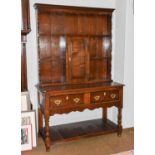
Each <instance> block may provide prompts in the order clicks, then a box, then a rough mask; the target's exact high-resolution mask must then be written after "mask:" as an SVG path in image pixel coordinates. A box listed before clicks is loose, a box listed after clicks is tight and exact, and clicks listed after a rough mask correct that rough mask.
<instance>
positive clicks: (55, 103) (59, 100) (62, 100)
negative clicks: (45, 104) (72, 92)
mask: <svg viewBox="0 0 155 155" xmlns="http://www.w3.org/2000/svg"><path fill="white" fill-rule="evenodd" d="M49 101H50V107H55V108H58V107H64V106H67V105H68V104H69V100H68V95H59V96H51V97H50V98H49Z"/></svg>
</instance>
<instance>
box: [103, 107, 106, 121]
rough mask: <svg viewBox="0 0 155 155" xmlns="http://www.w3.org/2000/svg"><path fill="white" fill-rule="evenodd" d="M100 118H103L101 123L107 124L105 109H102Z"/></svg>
mask: <svg viewBox="0 0 155 155" xmlns="http://www.w3.org/2000/svg"><path fill="white" fill-rule="evenodd" d="M102 118H103V121H104V122H105V123H106V122H107V108H102Z"/></svg>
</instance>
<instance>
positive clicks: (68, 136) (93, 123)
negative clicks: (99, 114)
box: [40, 119, 118, 144]
mask: <svg viewBox="0 0 155 155" xmlns="http://www.w3.org/2000/svg"><path fill="white" fill-rule="evenodd" d="M117 130H118V129H117V125H116V124H115V123H113V122H112V121H110V120H108V119H107V121H106V123H104V122H103V120H102V119H95V120H88V121H82V122H76V123H70V124H63V125H56V126H52V127H50V139H51V142H52V144H53V143H61V142H65V141H71V140H75V139H80V138H85V137H91V136H95V135H102V134H107V133H112V132H116V131H117ZM44 131H45V128H43V129H42V130H40V134H41V136H42V137H43V139H45V132H44Z"/></svg>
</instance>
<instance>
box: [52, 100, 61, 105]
mask: <svg viewBox="0 0 155 155" xmlns="http://www.w3.org/2000/svg"><path fill="white" fill-rule="evenodd" d="M61 102H62V101H61V100H54V103H55V104H56V105H57V106H59V105H60V104H61Z"/></svg>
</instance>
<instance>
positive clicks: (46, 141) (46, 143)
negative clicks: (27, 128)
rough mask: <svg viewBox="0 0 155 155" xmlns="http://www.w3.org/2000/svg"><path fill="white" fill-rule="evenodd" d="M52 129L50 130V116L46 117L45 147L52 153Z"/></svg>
mask: <svg viewBox="0 0 155 155" xmlns="http://www.w3.org/2000/svg"><path fill="white" fill-rule="evenodd" d="M50 143H51V142H50V129H49V116H45V146H46V151H50Z"/></svg>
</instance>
